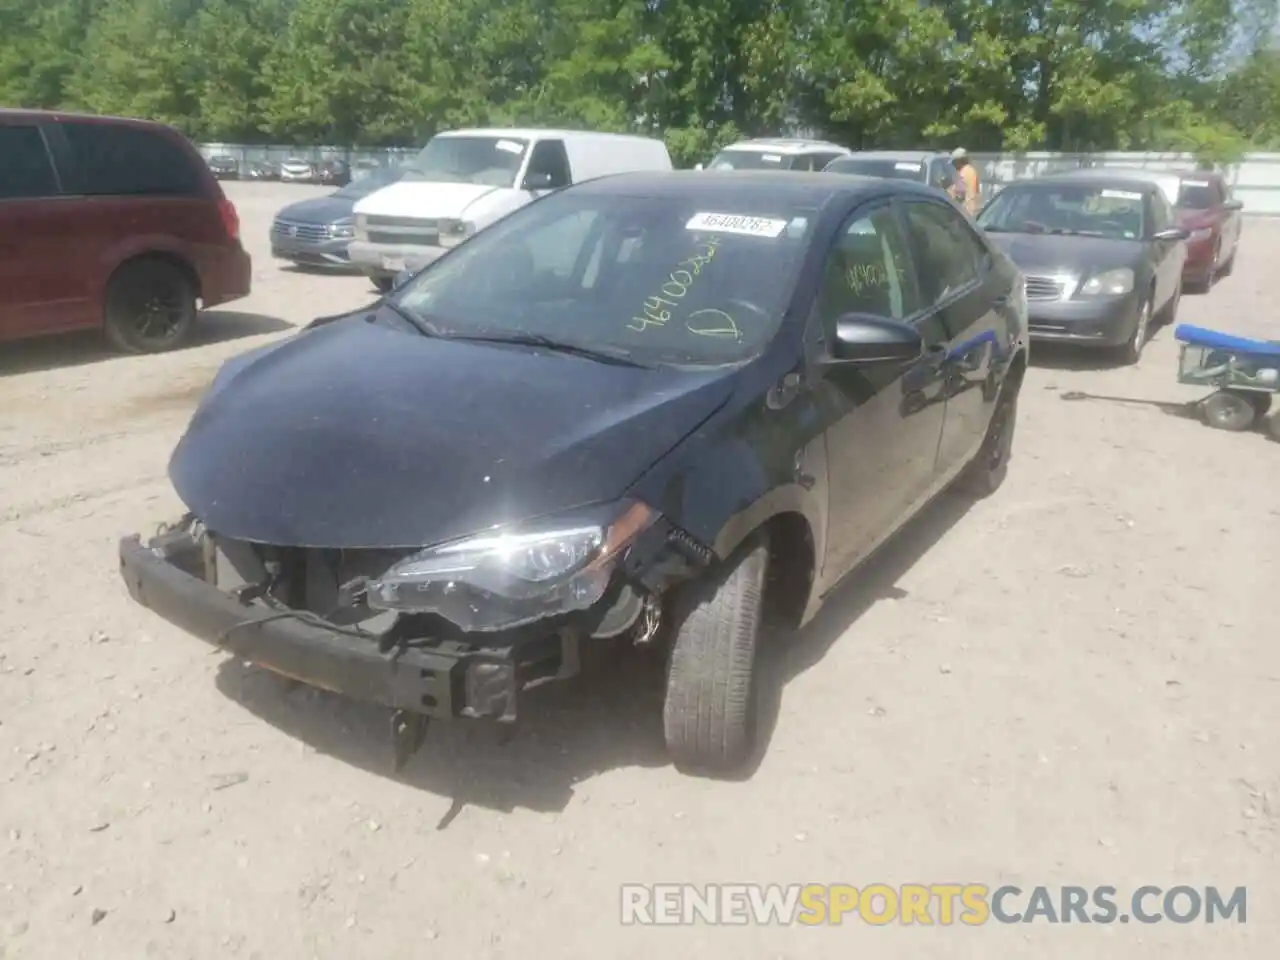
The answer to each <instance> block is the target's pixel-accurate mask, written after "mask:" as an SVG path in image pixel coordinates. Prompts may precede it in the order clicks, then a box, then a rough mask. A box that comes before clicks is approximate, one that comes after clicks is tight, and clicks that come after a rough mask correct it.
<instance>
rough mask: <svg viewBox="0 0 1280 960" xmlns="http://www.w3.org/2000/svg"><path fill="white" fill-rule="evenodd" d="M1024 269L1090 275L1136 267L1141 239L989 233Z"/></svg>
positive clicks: (1140, 251) (1141, 252)
mask: <svg viewBox="0 0 1280 960" xmlns="http://www.w3.org/2000/svg"><path fill="white" fill-rule="evenodd" d="M987 236H988V237H990V238H991V241H992V242H993V243H995V244H996V246H998V247H999V248H1000V249H1001V250H1003V251H1004V252H1005V253H1007V254H1008V255H1009V257H1010V258H1011V259H1012V260H1013V262H1014V263H1016V264H1017V265H1018V266H1019V267H1020V268H1021V269H1023V270H1025V271H1028V272H1030V273H1059V272H1065V273H1087V274H1092V273H1096V272H1099V271H1102V270H1114V269H1116V268H1117V267H1136V266H1137V265H1138V264H1139V262H1140V261H1141V260H1142V257H1143V245H1142V241H1140V240H1107V239H1104V238H1101V237H1072V236H1063V235H1061V234H1052V233H988V234H987Z"/></svg>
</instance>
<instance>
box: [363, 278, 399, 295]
mask: <svg viewBox="0 0 1280 960" xmlns="http://www.w3.org/2000/svg"><path fill="white" fill-rule="evenodd" d="M369 279H370V281H372V283H373V285H374V287H375V288H376V289H377V291H378V292H379V293H381V294H384V295H385V294H388V293H390V292H391V288H392V287H393V286H395V282H396V281H395V278H394V277H370V278H369Z"/></svg>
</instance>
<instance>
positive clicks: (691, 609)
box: [662, 535, 769, 775]
mask: <svg viewBox="0 0 1280 960" xmlns="http://www.w3.org/2000/svg"><path fill="white" fill-rule="evenodd" d="M768 567H769V548H768V543H767V542H766V540H765V538H764V537H763V536H762V535H756V536H754V537H752V538H751V539H750V540H748V542H747V543H746V544H744V545H743V546H742V547H741V548H740V549H739V550H738V551H736V553H735V554H734V556H733V557H732V558H730V559H729V560H728V561H726V562H725V563H724V564H723V565H722V566H721V567H720V568H719V569H718V570H716V571H715V572H714V573H712V574H711V575H709V576H707V577H705V578H704V579H702V580H699V581H696V582H694V583H691V584H689V585H688V586H687V587H686V588H685V589H684V590H683V591H682V593H681V594H680V596H679V597H678V598H677V599H676V606H675V611H676V612H675V620H674V624H673V626H674V629H675V638H674V640H673V643H672V647H671V654H670V659H669V662H668V666H667V689H666V700H665V702H664V704H663V709H662V726H663V733H664V735H665V738H666V744H667V752H668V754H669V755H670V757H671V759H672V760H673V761H674V762H675V764H676V766H677V767H678V768H679V769H681V770H683V771H685V772H691V773H697V772H700V773H710V774H719V775H723V774H729V773H733V772H734V771H736V770H738V769H740V768H741V767H742V766H743V765H745V764H746V762H747V761H748V760H749V759H750V757H751V753H752V750H753V748H754V746H755V740H756V689H755V685H756V684H755V679H756V661H757V649H758V646H759V641H760V634H761V624H762V622H763V619H764V617H763V612H764V594H765V582H766V577H767V574H768Z"/></svg>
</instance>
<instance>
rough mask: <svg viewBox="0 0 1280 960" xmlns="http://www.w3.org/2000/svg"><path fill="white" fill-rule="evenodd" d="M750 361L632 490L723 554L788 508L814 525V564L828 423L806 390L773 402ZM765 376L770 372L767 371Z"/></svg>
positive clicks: (822, 525)
mask: <svg viewBox="0 0 1280 960" xmlns="http://www.w3.org/2000/svg"><path fill="white" fill-rule="evenodd" d="M759 373H760V371H759V370H758V369H753V368H751V367H748V368H746V369H744V370H743V371H741V372H740V374H739V376H740V377H741V378H742V379H741V381H740V383H739V388H738V390H737V391H735V394H734V396H733V397H732V398H731V399H730V400H729V402H728V403H726V404H725V406H723V407H722V408H721V409H720V410H719V411H718V412H717V413H716V414H714V415H713V416H712V417H711V418H710V419H708V420H707V421H706V422H705V423H704V424H703V425H702V426H701V427H700V428H699V429H698V430H696V431H694V433H692V434H690V435H689V436H688V437H686V438H685V439H684V440H683V441H681V443H680V444H678V445H677V446H676V447H675V449H674V450H672V451H671V452H670V453H669V454H668V455H667V456H665V457H664V458H663V459H662V460H661V461H659V462H658V463H657V464H655V465H654V467H653V468H651V469H650V471H649V472H648V473H646V474H645V475H644V476H643V477H641V478H640V480H639V481H637V482H636V484H634V485H633V487H632V493H633V494H634V495H635V496H638V497H639V498H640V499H642V500H644V501H645V502H647V503H649V504H650V505H651V506H653V507H654V508H655V509H657V510H659V511H660V512H661V513H662V514H663V516H665V517H666V518H667V519H668V520H669V521H670V522H671V523H672V524H674V525H675V526H677V527H679V528H680V529H681V530H683V531H684V532H685V533H686V534H688V535H689V536H690V537H692V538H694V539H695V540H696V541H698V542H699V543H701V544H703V545H704V546H706V547H708V548H710V549H711V551H712V552H713V553H714V554H715V556H716V557H717V558H718V559H720V560H724V559H725V558H727V557H728V556H729V555H730V554H732V553H733V551H734V550H735V549H736V548H737V547H738V546H739V545H740V544H741V543H742V541H743V540H745V539H746V537H747V536H749V535H750V534H751V533H752V532H753V531H754V530H757V529H758V528H759V527H760V526H761V525H762V524H764V523H767V522H768V521H769V520H770V519H772V518H773V517H776V516H778V515H780V514H783V513H796V514H799V515H800V516H802V517H803V518H804V520H805V522H806V523H807V524H808V526H809V533H810V536H811V538H812V542H813V548H814V558H815V565H817V566H820V565H821V563H822V558H823V556H824V551H825V542H826V529H827V523H826V521H827V458H826V437H825V423H824V422H823V419H822V417H821V416H820V414H819V411H818V410H817V408H816V407H815V405H814V404H813V402H812V400H811V399H810V396H809V394H808V392H802V393H801V394H799V395H798V396H797V397H796V398H795V400H794V401H793V402H791V403H789V404H788V405H786V406H785V407H784V408H782V409H771V408H770V407H768V405H767V404H766V402H765V400H764V394H765V391H764V390H761V389H759V388H758V387H756V386H755V384H756V382H757V381H758V380H759V379H760V376H759ZM766 376H767V375H766Z"/></svg>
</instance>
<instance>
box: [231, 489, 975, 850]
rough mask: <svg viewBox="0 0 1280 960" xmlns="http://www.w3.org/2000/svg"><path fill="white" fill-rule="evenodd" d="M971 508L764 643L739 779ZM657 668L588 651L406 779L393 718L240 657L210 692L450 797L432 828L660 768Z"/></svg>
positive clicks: (453, 737)
mask: <svg viewBox="0 0 1280 960" xmlns="http://www.w3.org/2000/svg"><path fill="white" fill-rule="evenodd" d="M967 508H968V501H965V500H963V499H961V498H953V497H943V498H940V499H939V500H938V501H937V502H936V503H935V504H934V505H933V506H931V507H929V508H927V509H926V510H925V511H924V512H923V513H922V514H921V515H920V516H918V517H917V518H916V519H915V520H913V521H912V522H911V523H910V524H909V525H908V526H906V527H905V528H903V530H902V531H900V533H899V535H898V536H897V537H895V538H894V539H893V540H892V541H890V542H889V543H888V544H886V545H885V547H884V548H883V549H882V550H881V551H880V552H879V553H878V554H877V555H876V556H875V557H873V558H872V559H871V560H869V561H868V562H867V563H866V564H865V565H864V566H863V568H862V569H861V570H860V571H858V572H857V574H856V575H854V576H852V577H850V578H848V579H847V581H846V582H845V583H843V584H841V586H840V587H838V588H837V589H836V591H835V592H834V593H833V595H832V596H831V597H829V599H828V601H827V603H826V605H825V606H824V607H823V609H822V611H821V612H820V613H819V614H818V615H817V616H816V617H815V618H814V620H813V621H811V622H810V623H809V624H808V625H807V626H806V627H805V628H804V629H803V630H802V631H800V632H798V633H796V632H790V633H786V634H777V633H775V634H774V635H772V636H771V638H770V641H771V642H770V643H769V644H768V645H767V646H766V652H765V654H764V655H763V656H762V657H761V665H760V668H759V683H758V688H757V689H758V703H757V709H758V716H759V748H758V749H757V751H756V753H755V756H754V757H753V758H752V759H751V762H750V763H749V764H748V765H747V767H746V768H745V769H744V770H742V771H741V773H740V775H739V776H736V777H733V778H732V779H735V780H745V779H749V778H750V777H751V776H752V775H753V774H754V773H755V771H756V769H757V768H758V766H759V764H760V762H761V761H762V760H763V758H764V757H765V755H766V754H767V752H768V744H769V742H770V740H771V738H772V735H773V731H774V729H775V727H776V725H777V721H778V717H779V715H780V711H781V706H782V701H783V698H784V696H785V688H786V684H787V682H788V681H789V680H790V679H792V678H793V677H796V676H798V675H799V674H801V673H803V672H804V671H805V670H807V669H809V668H810V667H812V666H814V665H816V664H817V663H819V661H821V659H822V657H823V656H824V655H825V653H826V651H827V650H828V649H829V648H830V647H831V645H832V644H833V643H835V641H836V640H837V639H839V638H840V637H841V636H842V635H843V634H844V633H845V632H846V631H847V630H848V629H849V628H850V626H851V625H852V624H853V623H854V621H856V620H857V618H858V617H860V616H861V615H862V614H863V613H864V612H865V611H866V610H867V609H869V608H870V607H871V605H872V604H874V603H875V602H876V601H877V600H880V599H884V598H888V597H900V596H902V595H903V593H902V591H901V590H900V589H899V588H898V587H896V586H895V584H896V583H897V582H898V580H899V579H900V578H901V577H902V575H903V573H905V572H906V571H907V570H908V569H910V567H911V566H912V565H913V564H914V563H916V561H917V560H918V559H919V558H920V557H921V556H922V555H923V554H924V553H925V552H926V551H927V550H928V549H929V547H930V546H931V545H932V544H933V543H934V542H935V541H936V540H937V539H938V538H939V537H941V536H942V535H943V534H944V533H945V532H946V531H947V530H948V529H950V527H951V526H952V525H953V524H954V523H955V522H956V521H957V520H958V519H959V518H960V517H961V516H963V514H964V512H965V511H966V510H967ZM664 669H665V665H664V663H663V660H662V657H661V656H659V655H658V654H656V653H655V652H654V651H651V650H646V649H643V648H636V647H634V646H632V645H630V644H627V643H612V642H607V641H606V642H601V643H598V644H592V645H588V647H587V648H585V649H584V654H583V673H582V675H581V676H579V677H577V678H575V679H574V680H573V681H570V682H567V683H560V684H555V683H553V684H548V685H547V686H545V687H541V688H538V689H536V690H534V691H530V692H529V693H528V694H526V697H527V699H526V700H522V702H521V708H522V713H521V718H520V720H519V721H518V723H517V725H516V728H515V729H514V730H510V735H509V736H507V737H504V736H503V735H502V731H500V730H499V729H498V726H497V724H488V723H480V722H474V721H461V722H455V723H448V722H442V723H434V724H432V725H431V726H429V728H428V731H427V736H426V741H425V743H424V744H423V747H422V749H421V750H420V751H419V752H418V754H417V755H416V756H414V757H413V758H412V759H411V760H410V761H409V763H408V765H407V766H406V767H405V768H404V770H403V771H402V772H400V773H399V774H396V773H395V772H394V771H393V766H392V747H391V727H390V724H391V715H390V711H388V710H385V709H382V708H379V707H374V706H371V705H368V704H363V703H358V702H355V701H352V700H348V699H346V698H344V697H339V696H335V695H333V694H329V693H326V692H324V691H320V690H316V689H313V688H310V687H306V686H303V685H300V684H296V683H293V682H291V681H287V680H284V679H282V678H279V677H277V676H276V675H275V674H273V673H270V672H269V671H266V670H263V669H260V668H258V667H253V666H250V665H248V664H246V663H244V662H243V661H240V660H238V659H228V660H226V661H224V662H223V663H222V664H221V666H220V668H219V670H218V674H217V680H216V683H217V686H218V689H219V690H220V691H221V692H222V693H223V694H224V695H226V696H227V697H228V698H230V699H231V700H233V701H235V702H237V703H238V704H240V705H241V706H243V707H244V708H245V709H247V710H248V711H249V712H250V713H253V714H254V715H256V716H257V717H259V718H260V719H262V720H264V721H266V722H267V723H269V724H271V725H272V726H274V727H276V728H277V729H279V730H282V731H284V732H285V733H287V734H288V735H289V736H291V737H294V738H297V739H299V740H301V741H302V742H303V743H305V744H307V745H308V746H310V747H311V748H313V749H314V750H316V751H318V752H321V753H324V754H327V755H330V756H333V757H336V758H338V759H340V760H342V761H343V762H346V763H350V764H352V765H354V766H357V767H360V768H361V769H364V770H367V771H369V772H371V773H376V774H378V775H381V776H386V777H391V778H394V779H397V780H399V781H401V782H403V783H406V784H409V785H411V786H415V787H418V788H420V789H422V790H425V791H428V792H430V793H434V794H437V795H438V796H441V797H447V798H449V799H450V800H451V806H450V808H449V811H448V812H447V813H446V814H445V816H444V817H443V818H442V820H441V821H440V823H439V824H438V828H439V829H443V828H444V827H446V826H448V823H449V822H451V821H452V819H453V817H455V816H456V815H457V814H458V813H459V812H460V811H461V810H462V809H463V808H464V807H465V806H468V805H473V806H481V807H485V808H488V809H494V810H502V811H505V812H510V811H512V810H514V809H516V808H517V807H523V808H526V809H532V810H538V811H544V812H555V811H560V810H563V809H564V808H565V807H566V806H567V805H568V804H569V802H570V800H571V799H572V798H573V796H574V788H575V785H577V784H579V783H582V782H583V781H586V780H589V779H590V778H592V777H593V776H596V775H598V774H600V773H604V772H606V771H609V770H612V769H616V768H622V767H648V768H657V767H665V766H668V765H669V763H670V761H669V760H668V759H667V756H666V750H665V746H664V743H663V735H662V700H663V678H664Z"/></svg>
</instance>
